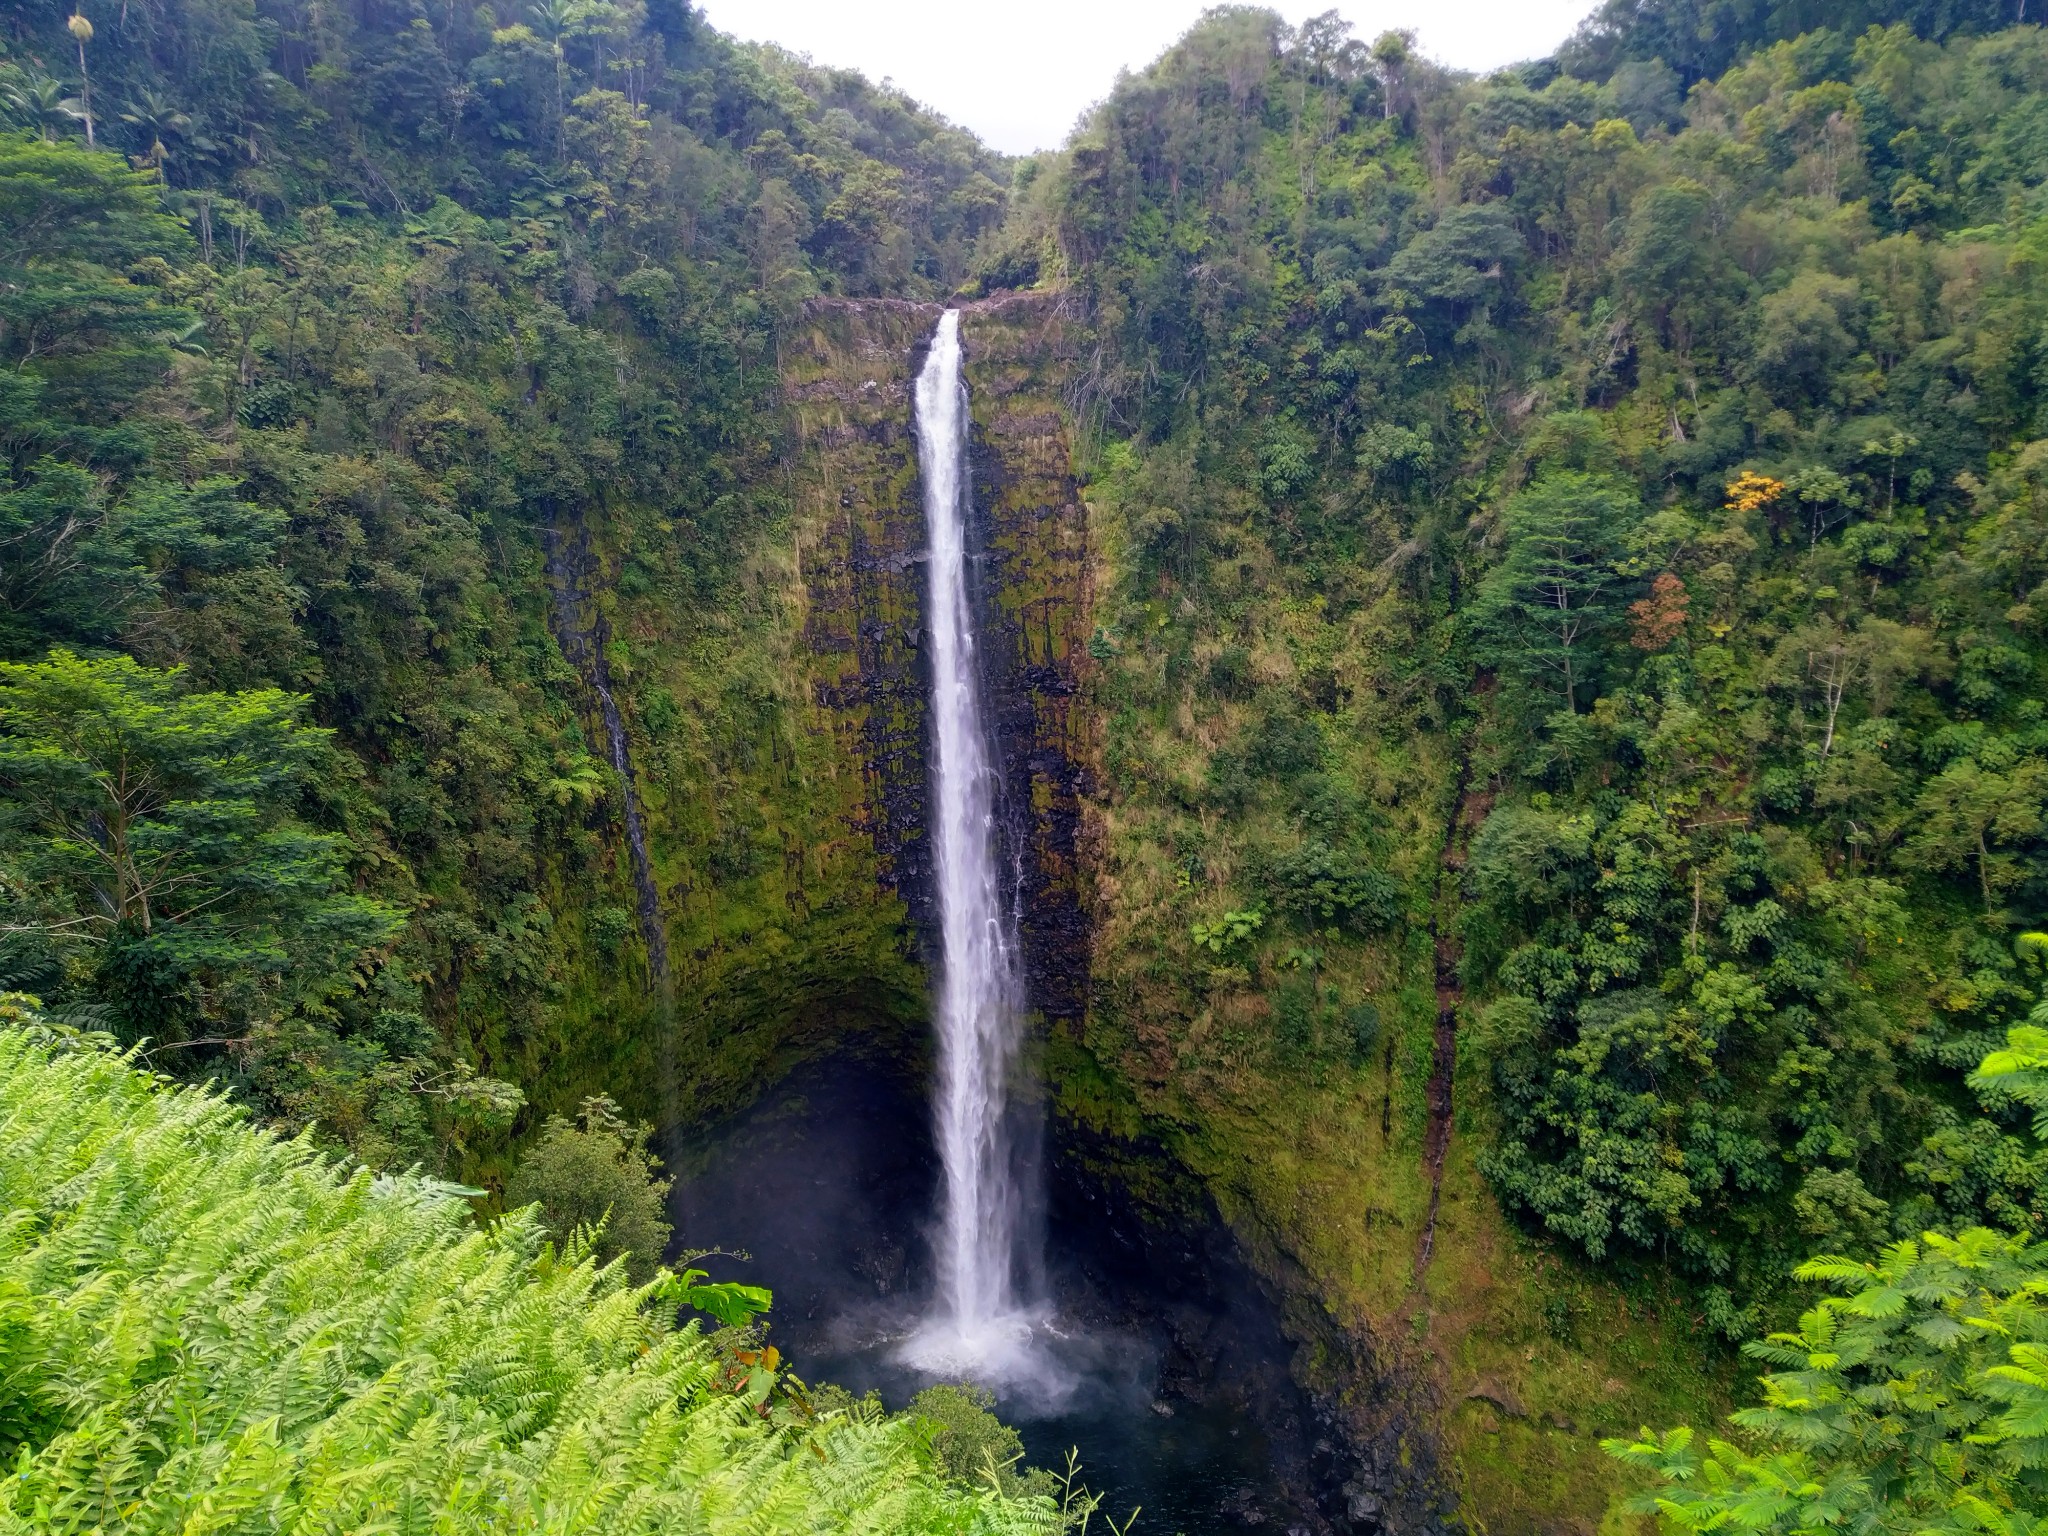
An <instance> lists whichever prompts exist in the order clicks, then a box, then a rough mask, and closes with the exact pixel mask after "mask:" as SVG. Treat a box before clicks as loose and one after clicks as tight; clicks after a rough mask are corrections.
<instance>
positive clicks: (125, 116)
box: [121, 90, 192, 182]
mask: <svg viewBox="0 0 2048 1536" xmlns="http://www.w3.org/2000/svg"><path fill="white" fill-rule="evenodd" d="M121 121H122V122H124V123H127V124H128V125H129V126H130V127H132V128H134V129H135V130H136V132H137V133H138V134H139V135H140V137H141V138H142V139H143V140H144V141H145V142H146V143H147V144H148V146H149V147H148V149H146V150H145V151H143V154H142V156H141V158H142V159H144V160H146V161H147V162H148V163H149V164H151V165H153V166H155V167H156V177H157V180H158V181H159V182H167V181H168V179H169V178H168V177H166V175H165V174H164V165H165V162H166V161H168V160H169V159H170V158H171V152H170V150H169V149H167V148H165V146H164V140H165V139H167V138H168V139H175V138H181V137H183V136H184V133H185V130H186V129H187V128H190V127H191V126H192V118H191V114H189V113H186V112H180V111H179V110H178V109H177V107H175V106H174V105H172V104H171V103H170V102H168V101H166V100H164V98H163V97H161V96H159V95H158V94H157V93H156V92H155V91H151V90H144V91H142V92H141V93H140V94H138V95H137V96H136V98H135V100H134V101H132V102H130V103H129V104H128V106H127V108H126V110H124V111H123V112H122V113H121Z"/></svg>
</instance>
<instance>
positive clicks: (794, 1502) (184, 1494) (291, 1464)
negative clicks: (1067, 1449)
mask: <svg viewBox="0 0 2048 1536" xmlns="http://www.w3.org/2000/svg"><path fill="white" fill-rule="evenodd" d="M17 1017H19V1015H18V1014H17ZM0 1211H4V1212H5V1216H4V1218H0V1466H5V1467H6V1468H7V1475H6V1476H5V1477H4V1479H0V1532H7V1533H12V1532H26V1531H31V1530H33V1531H36V1532H39V1533H40V1532H74V1531H75V1532H86V1531H106V1532H114V1531H120V1532H156V1531H165V1532H169V1531H177V1532H182V1533H191V1536H198V1533H201V1532H206V1533H228V1532H236V1533H239V1532H285V1531H291V1532H336V1533H339V1532H354V1531H371V1530H374V1531H378V1532H393V1533H398V1532H422V1533H424V1532H436V1533H449V1532H477V1531H490V1532H494V1533H495V1532H529V1531H530V1532H571V1531H589V1532H603V1533H605V1536H630V1533H634V1532H747V1533H749V1536H753V1533H760V1536H771V1533H782V1532H825V1531H835V1532H837V1531H848V1532H875V1533H885V1532H886V1533H891V1536H894V1533H908V1532H941V1531H943V1532H974V1533H977V1536H1004V1533H1010V1532H1018V1533H1022V1532H1051V1531H1057V1530H1059V1529H1060V1528H1061V1526H1062V1524H1063V1517H1062V1515H1061V1513H1060V1511H1059V1510H1058V1509H1057V1508H1056V1507H1055V1505H1054V1503H1053V1502H1052V1501H1051V1500H1048V1499H1043V1498H1037V1499H1032V1498H1006V1497H1004V1496H1003V1495H1002V1494H1001V1493H999V1492H998V1491H997V1490H996V1489H995V1488H994V1487H993V1486H991V1487H989V1488H986V1489H972V1488H966V1487H962V1486H959V1485H957V1484H953V1483H949V1482H947V1481H946V1480H945V1479H944V1477H943V1476H942V1475H941V1474H940V1473H938V1472H937V1471H935V1470H934V1468H933V1464H932V1461H931V1458H930V1456H929V1454H928V1453H927V1450H926V1448H925V1444H924V1440H923V1435H922V1430H921V1428H920V1426H919V1425H918V1424H917V1423H915V1422H913V1421H910V1420H905V1419H887V1418H883V1417H881V1416H879V1415H875V1414H861V1413H857V1412H856V1413H842V1414H836V1415H835V1414H823V1415H819V1416H817V1417H815V1418H813V1419H808V1420H798V1421H796V1422H778V1418H781V1417H787V1416H786V1415H783V1416H772V1417H764V1415H763V1413H762V1411H761V1410H760V1409H758V1408H757V1407H756V1406H755V1403H756V1401H757V1396H756V1394H755V1392H754V1391H752V1390H745V1389H743V1390H741V1391H738V1392H736V1391H734V1390H733V1385H734V1383H733V1381H732V1373H731V1372H730V1370H729V1368H728V1362H727V1360H726V1359H725V1358H724V1357H723V1356H722V1355H721V1352H720V1351H719V1350H718V1349H717V1348H716V1347H714V1345H713V1343H712V1342H711V1341H709V1340H707V1339H706V1338H705V1337H703V1336H702V1335H701V1333H700V1331H699V1329H698V1327H697V1325H696V1324H694V1323H692V1324H690V1325H687V1326H684V1327H680V1328H678V1327H675V1326H673V1324H672V1323H671V1322H670V1320H669V1318H670V1314H671V1312H672V1310H673V1309H672V1308H671V1307H665V1306H663V1305H662V1304H661V1297H662V1295H663V1294H664V1286H663V1283H662V1282H659V1281H658V1282H657V1283H656V1284H654V1285H652V1286H648V1287H643V1288H640V1289H633V1288H631V1287H629V1286H628V1285H627V1284H626V1283H625V1282H624V1281H623V1280H622V1279H621V1278H620V1277H619V1275H618V1273H617V1272H616V1271H614V1270H604V1269H599V1268H597V1267H596V1266H595V1265H594V1264H592V1263H591V1262H589V1261H588V1260H584V1261H582V1262H567V1261H563V1260H559V1259H557V1258H556V1257H555V1256H554V1254H553V1253H552V1252H551V1251H550V1250H549V1249H548V1248H547V1247H546V1246H545V1245H544V1243H543V1242H542V1240H541V1237H540V1235H539V1232H538V1229H537V1228H536V1227H535V1226H534V1224H533V1223H532V1221H531V1219H530V1217H527V1216H524V1215H515V1216H512V1217H510V1218H508V1219H506V1220H505V1221H504V1222H502V1223H500V1224H498V1225H497V1226H496V1227H495V1228H493V1229H492V1230H490V1231H480V1230H478V1229H477V1228H476V1226H475V1225H474V1224H473V1222H472V1221H471V1219H470V1217H469V1214H468V1212H467V1211H466V1209H464V1207H463V1204H462V1202H461V1200H460V1199H459V1198H456V1197H453V1196H450V1195H448V1194H446V1193H445V1192H440V1191H437V1190H436V1188H435V1187H434V1186H433V1185H431V1184H427V1183H423V1182H420V1181H417V1180H412V1179H399V1178H375V1177H372V1175H371V1174H370V1173H368V1172H366V1171H363V1170H360V1169H358V1170H349V1169H345V1168H343V1167H340V1166H337V1165H336V1164H335V1163H334V1162H333V1161H331V1160H330V1159H328V1158H326V1157H323V1156H322V1155H321V1154H319V1153H318V1152H316V1151H314V1150H313V1149H312V1148H311V1147H310V1146H309V1145H307V1144H306V1143H305V1142H304V1141H298V1142H283V1141H280V1140H278V1139H276V1138H275V1137H272V1136H267V1135H264V1134H262V1133H261V1132H259V1131H257V1130H255V1129H253V1128H252V1127H251V1126H250V1125H249V1124H248V1123H247V1122H246V1120H245V1119H244V1117H243V1115H242V1114H241V1112H240V1111H238V1110H236V1109H234V1108H232V1107H231V1106H230V1105H228V1104H227V1103H226V1102H225V1101H224V1100H223V1099H221V1098H220V1097H219V1096H217V1095H212V1094H208V1093H205V1092H202V1091H198V1090H194V1089H189V1088H185V1089H178V1088H173V1087H171V1086H170V1085H168V1084H167V1083H165V1082H164V1081H162V1080H160V1079H157V1078H154V1077H152V1076H151V1075H149V1074H147V1073H145V1072H142V1071H139V1070H137V1069H136V1068H135V1067H134V1066H133V1065H131V1064H130V1063H129V1062H128V1061H125V1060H123V1059H122V1058H120V1057H118V1056H114V1055H111V1054H108V1053H107V1052H104V1051H101V1050H96V1049H92V1048H90V1047H80V1046H78V1045H77V1044H75V1043H74V1044H67V1043H66V1041H65V1040H63V1039H62V1038H60V1037H59V1036H58V1035H57V1034H55V1033H54V1032H52V1031H50V1030H48V1029H45V1028H39V1027H36V1026H34V1025H33V1024H30V1025H29V1026H28V1027H0ZM757 1385H758V1384H757Z"/></svg>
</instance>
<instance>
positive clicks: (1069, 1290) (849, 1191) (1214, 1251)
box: [666, 1052, 1341, 1536]
mask: <svg viewBox="0 0 2048 1536" xmlns="http://www.w3.org/2000/svg"><path fill="white" fill-rule="evenodd" d="M925 1105H926V1098H925V1085H924V1083H923V1081H922V1080H921V1079H920V1078H918V1077H916V1076H914V1075H913V1074H910V1073H908V1072H906V1071H904V1070H903V1069H902V1068H901V1067H900V1066H898V1065H895V1064H893V1063H890V1062H888V1061H885V1060H882V1059H879V1058H876V1057H872V1056H865V1055H861V1054H857V1053H851V1052H843V1053H841V1054H838V1055H835V1056H832V1057H829V1058H826V1059H824V1060H821V1061H815V1062H812V1063H810V1064H808V1065H807V1066H804V1067H801V1068H799V1069H798V1070H797V1071H796V1072H794V1073H793V1074H792V1075H791V1076H790V1077H789V1078H787V1079H786V1080H785V1081H784V1082H782V1083H781V1084H780V1085H778V1086H777V1087H776V1088H774V1089H771V1090H770V1091H769V1092H768V1093H766V1094H765V1095H763V1096H762V1098H761V1099H760V1100H759V1101H758V1102H757V1103H756V1104H755V1105H754V1107H753V1108H751V1109H750V1110H748V1111H746V1112H745V1113H743V1114H741V1115H739V1116H737V1117H736V1118H734V1119H733V1120H731V1121H728V1122H726V1123H725V1124H723V1125H721V1126H719V1127H716V1128H714V1129H713V1130H712V1131H711V1132H709V1133H708V1134H705V1135H701V1136H698V1137H694V1138H688V1139H684V1138H676V1139H673V1140H671V1142H670V1144H669V1146H668V1147H667V1149H666V1151H667V1156H668V1161H669V1165H670V1168H671V1170H672V1171H674V1172H675V1174H676V1184H675V1190H674V1193H673V1195H672V1197H671V1207H672V1215H673V1217H674V1219H675V1223H676V1230H677V1237H678V1242H679V1243H680V1244H682V1245H684V1246H686V1247H687V1248H688V1249H690V1250H699V1249H706V1248H714V1247H716V1248H722V1249H726V1250H740V1251H744V1252H745V1253H746V1254H747V1255H748V1258H747V1259H746V1260H744V1261H741V1260H737V1259H731V1258H719V1259H715V1260H712V1261H710V1262H709V1264H708V1266H707V1267H710V1268H713V1269H714V1270H715V1271H716V1274H717V1277H718V1278H720V1279H734V1280H746V1281H749V1282H751V1283H754V1284H760V1285H766V1286H768V1287H770V1288H771V1289H772V1290H773V1291H774V1293H775V1306H774V1309H773V1311H772V1312H770V1314H769V1325H770V1338H771V1341H772V1342H773V1343H775V1344H776V1345H777V1346H778V1347H779V1348H780V1349H781V1350H782V1351H783V1353H784V1354H785V1355H786V1356H787V1357H788V1358H789V1360H790V1364H791V1366H792V1367H793V1369H794V1370H795V1371H796V1373H797V1374H798V1375H799V1376H801V1377H803V1378H804V1379H805V1380H807V1381H812V1382H824V1381H829V1382H833V1383H835V1384H837V1385H839V1386H842V1387H845V1388H847V1389H849V1390H852V1391H854V1392H856V1393H864V1392H867V1391H870V1390H872V1391H877V1392H879V1393H880V1394H881V1396H882V1398H883V1400H884V1402H886V1403H887V1404H888V1405H889V1406H890V1407H891V1408H900V1407H902V1406H903V1405H904V1404H905V1403H907V1402H908V1401H909V1400H910V1398H911V1397H912V1396H913V1395H915V1393H916V1392H917V1391H919V1390H920V1389H921V1388H923V1387H925V1386H929V1385H931V1384H932V1382H933V1380H934V1378H933V1377H931V1376H929V1375H920V1374H917V1373H916V1372H914V1371H913V1370H912V1369H910V1368H909V1367H908V1366H906V1365H905V1364H903V1363H902V1360H901V1358H900V1355H901V1342H902V1340H903V1339H904V1338H905V1337H906V1336H908V1335H909V1334H910V1333H911V1332H912V1331H913V1330H914V1329H915V1328H916V1327H917V1325H918V1323H919V1321H920V1319H921V1317H922V1316H923V1315H924V1312H925V1309H927V1308H928V1307H929V1305H930V1301H931V1297H932V1295H933V1292H934V1287H935V1284H936V1279H937V1276H936V1270H935V1265H934V1260H933V1239H934V1235H935V1234H934V1233H933V1231H932V1230H931V1229H932V1225H933V1222H932V1211H933V1198H934V1192H935V1190H936V1189H937V1187H938V1183H939V1178H940V1171H939V1159H938V1156H937V1152H936V1149H935V1148H934V1145H933V1137H932V1129H931V1117H930V1115H929V1114H928V1112H927V1111H926V1108H925ZM1048 1153H1049V1166H1048V1169H1047V1173H1048V1186H1049V1191H1050V1200H1049V1208H1048V1211H1047V1229H1046V1230H1047V1272H1046V1283H1047V1294H1048V1295H1049V1297H1050V1299H1051V1300H1050V1308H1049V1312H1048V1314H1047V1318H1046V1322H1045V1324H1044V1329H1045V1332H1044V1333H1043V1335H1042V1336H1041V1337H1039V1338H1038V1339H1036V1340H1034V1352H1035V1353H1036V1354H1037V1355H1038V1356H1039V1357H1040V1358H1042V1359H1044V1360H1045V1361H1047V1362H1048V1363H1049V1367H1050V1370H1049V1372H1048V1373H1047V1374H1046V1375H1045V1376H1042V1377H1040V1378H1038V1379H1036V1380H1026V1381H1021V1382H1019V1381H1010V1382H1008V1383H993V1385H996V1386H997V1388H998V1395H997V1405H996V1411H997V1413H998V1414H999V1415H1000V1416H1001V1417H1002V1418H1003V1419H1004V1420H1005V1422H1007V1423H1010V1424H1012V1425H1014V1426H1015V1427H1016V1429H1017V1430H1018V1432H1019V1433H1020V1434H1021V1435H1022V1437H1023V1439H1024V1444H1025V1449H1026V1459H1027V1461H1028V1462H1029V1463H1030V1464H1031V1465H1034V1466H1041V1467H1046V1468H1048V1469H1051V1470H1054V1471H1058V1470H1060V1469H1061V1468H1063V1467H1064V1465H1065V1464H1066V1460H1067V1453H1068V1450H1069V1449H1070V1448H1072V1449H1073V1450H1075V1451H1076V1452H1077V1453H1078V1457H1079V1461H1080V1465H1081V1477H1080V1481H1081V1482H1082V1483H1084V1484H1085V1485H1086V1486H1087V1487H1088V1488H1090V1489H1092V1490H1094V1491H1096V1492H1098V1493H1100V1494H1102V1495H1103V1506H1102V1513H1103V1514H1105V1515H1109V1516H1112V1517H1113V1518H1114V1519H1115V1520H1116V1521H1117V1522H1118V1524H1119V1526H1121V1523H1122V1521H1123V1519H1124V1517H1125V1516H1126V1515H1127V1514H1129V1512H1130V1511H1131V1509H1132V1507H1133V1506H1139V1507H1141V1508H1142V1513H1141V1514H1140V1516H1139V1519H1138V1523H1137V1525H1136V1527H1135V1528H1134V1529H1135V1531H1136V1533H1137V1536H1174V1533H1180V1536H1224V1533H1241V1532H1246V1531H1261V1532H1271V1533H1275V1536H1278V1533H1281V1532H1296V1533H1302V1536H1321V1533H1324V1532H1328V1531H1330V1530H1332V1529H1337V1528H1341V1527H1333V1526H1332V1524H1331V1523H1330V1521H1329V1519H1327V1518H1326V1517H1325V1516H1324V1514H1323V1513H1322V1511H1321V1509H1319V1507H1318V1503H1319V1501H1318V1493H1319V1492H1320V1493H1321V1494H1322V1495H1323V1498H1322V1500H1321V1503H1322V1505H1323V1506H1324V1507H1328V1504H1329V1499H1328V1493H1329V1490H1328V1487H1327V1484H1328V1483H1329V1482H1330V1481H1331V1478H1330V1476H1329V1468H1330V1465H1331V1461H1330V1454H1329V1447H1328V1446H1327V1445H1326V1444H1323V1443H1321V1442H1319V1440H1318V1435H1319V1429H1318V1426H1317V1424H1316V1420H1315V1415H1314V1411H1313V1408H1312V1406H1311V1404H1310V1402H1309V1400H1308V1398H1307V1396H1306V1394H1304V1393H1303V1392H1301V1391H1300V1389H1299V1388H1298V1387H1296V1386H1295V1384H1294V1383H1293V1382H1292V1380H1291V1379H1290V1378H1289V1376H1288V1372H1287V1362H1288V1357H1289V1346H1288V1344H1287V1341H1286V1340H1285V1338H1284V1337H1283V1336H1282V1335H1281V1333H1280V1330H1279V1327H1278V1324H1277V1323H1276V1322H1275V1321H1274V1319H1273V1316H1272V1313H1271V1311H1270V1309H1269V1308H1268V1307H1267V1305H1266V1304H1265V1302H1264V1300H1263V1299H1262V1297H1261V1295H1260V1293H1259V1290H1258V1286H1257V1283H1256V1281H1255V1279H1254V1277H1253V1276H1252V1275H1251V1273H1250V1271H1249V1269H1248V1268H1247V1267H1246V1266H1245V1264H1244V1262H1243V1260H1242V1259H1241V1258H1240V1257H1239V1256H1238V1255H1237V1253H1236V1251H1235V1245H1234V1243H1233V1241H1232V1240H1231V1238H1230V1235H1229V1233H1228V1232H1227V1230H1225V1229H1224V1228H1223V1226H1222V1225H1221V1223H1220V1222H1218V1221H1216V1220H1215V1219H1214V1218H1213V1217H1211V1218H1209V1219H1207V1220H1204V1221H1184V1222H1180V1223H1176V1224H1173V1225H1171V1226H1168V1225H1164V1224H1162V1223H1160V1222H1159V1221H1158V1220H1156V1219H1155V1218H1156V1212H1155V1213H1150V1214H1141V1213H1140V1211H1139V1209H1138V1206H1137V1204H1136V1203H1135V1202H1134V1201H1133V1200H1132V1199H1131V1198H1129V1192H1128V1191H1127V1190H1126V1189H1125V1188H1123V1187H1122V1186H1121V1185H1120V1183H1119V1181H1118V1180H1117V1178H1116V1177H1115V1176H1114V1174H1112V1173H1105V1171H1104V1169H1103V1167H1102V1163H1101V1159H1100V1158H1098V1157H1094V1156H1088V1155H1083V1153H1082V1151H1081V1149H1079V1148H1076V1147H1074V1146H1071V1145H1064V1146H1063V1144H1062V1142H1061V1139H1060V1137H1059V1136H1058V1135H1057V1134H1055V1135H1054V1136H1053V1137H1052V1138H1051V1139H1050V1142H1049V1146H1048ZM1338 1502H1339V1503H1340V1504H1341V1500H1339V1501H1338Z"/></svg>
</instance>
